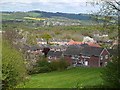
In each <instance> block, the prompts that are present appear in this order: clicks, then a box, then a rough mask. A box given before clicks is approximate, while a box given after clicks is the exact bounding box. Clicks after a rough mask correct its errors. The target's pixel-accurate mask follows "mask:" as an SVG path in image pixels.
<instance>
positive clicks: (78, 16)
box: [28, 10, 91, 20]
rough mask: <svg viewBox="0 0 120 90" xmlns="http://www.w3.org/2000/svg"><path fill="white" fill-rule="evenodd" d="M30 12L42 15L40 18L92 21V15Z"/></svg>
mask: <svg viewBox="0 0 120 90" xmlns="http://www.w3.org/2000/svg"><path fill="white" fill-rule="evenodd" d="M28 12H34V13H39V14H41V15H40V17H47V18H51V17H65V18H69V19H77V20H91V18H90V16H91V15H90V14H82V13H81V14H74V13H61V12H56V13H53V12H45V11H38V10H33V11H28Z"/></svg>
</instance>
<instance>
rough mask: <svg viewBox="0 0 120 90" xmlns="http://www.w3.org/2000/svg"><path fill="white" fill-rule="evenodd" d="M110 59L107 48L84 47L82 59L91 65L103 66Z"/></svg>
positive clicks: (85, 63) (86, 64)
mask: <svg viewBox="0 0 120 90" xmlns="http://www.w3.org/2000/svg"><path fill="white" fill-rule="evenodd" d="M109 60H110V53H109V52H108V50H107V49H106V48H100V47H86V48H84V49H82V51H81V55H80V61H81V62H83V63H82V64H83V65H85V66H89V67H102V66H105V65H106V64H107V62H108V61H109Z"/></svg>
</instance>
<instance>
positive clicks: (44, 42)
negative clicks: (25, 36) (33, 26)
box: [36, 38, 47, 45]
mask: <svg viewBox="0 0 120 90" xmlns="http://www.w3.org/2000/svg"><path fill="white" fill-rule="evenodd" d="M36 40H37V44H38V45H39V44H43V45H44V44H45V45H46V44H47V41H46V40H45V39H43V38H41V39H40V38H37V39H36Z"/></svg>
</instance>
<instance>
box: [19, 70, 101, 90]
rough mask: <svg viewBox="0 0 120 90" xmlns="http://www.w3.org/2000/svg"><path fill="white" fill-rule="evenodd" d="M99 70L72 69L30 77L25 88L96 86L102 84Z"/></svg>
mask: <svg viewBox="0 0 120 90" xmlns="http://www.w3.org/2000/svg"><path fill="white" fill-rule="evenodd" d="M100 71H101V68H73V69H70V70H65V71H61V72H58V71H56V72H50V73H42V74H36V75H32V76H31V77H30V80H29V81H27V82H26V85H25V86H22V85H20V86H19V87H25V88H74V87H77V86H79V87H81V86H86V87H87V86H97V85H101V84H102V83H103V81H102V79H101V77H100Z"/></svg>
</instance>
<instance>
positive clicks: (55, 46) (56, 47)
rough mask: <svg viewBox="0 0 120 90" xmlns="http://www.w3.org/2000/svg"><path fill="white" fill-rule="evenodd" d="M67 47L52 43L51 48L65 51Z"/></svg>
mask: <svg viewBox="0 0 120 90" xmlns="http://www.w3.org/2000/svg"><path fill="white" fill-rule="evenodd" d="M66 48H67V45H51V46H50V50H52V51H65V50H66Z"/></svg>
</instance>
